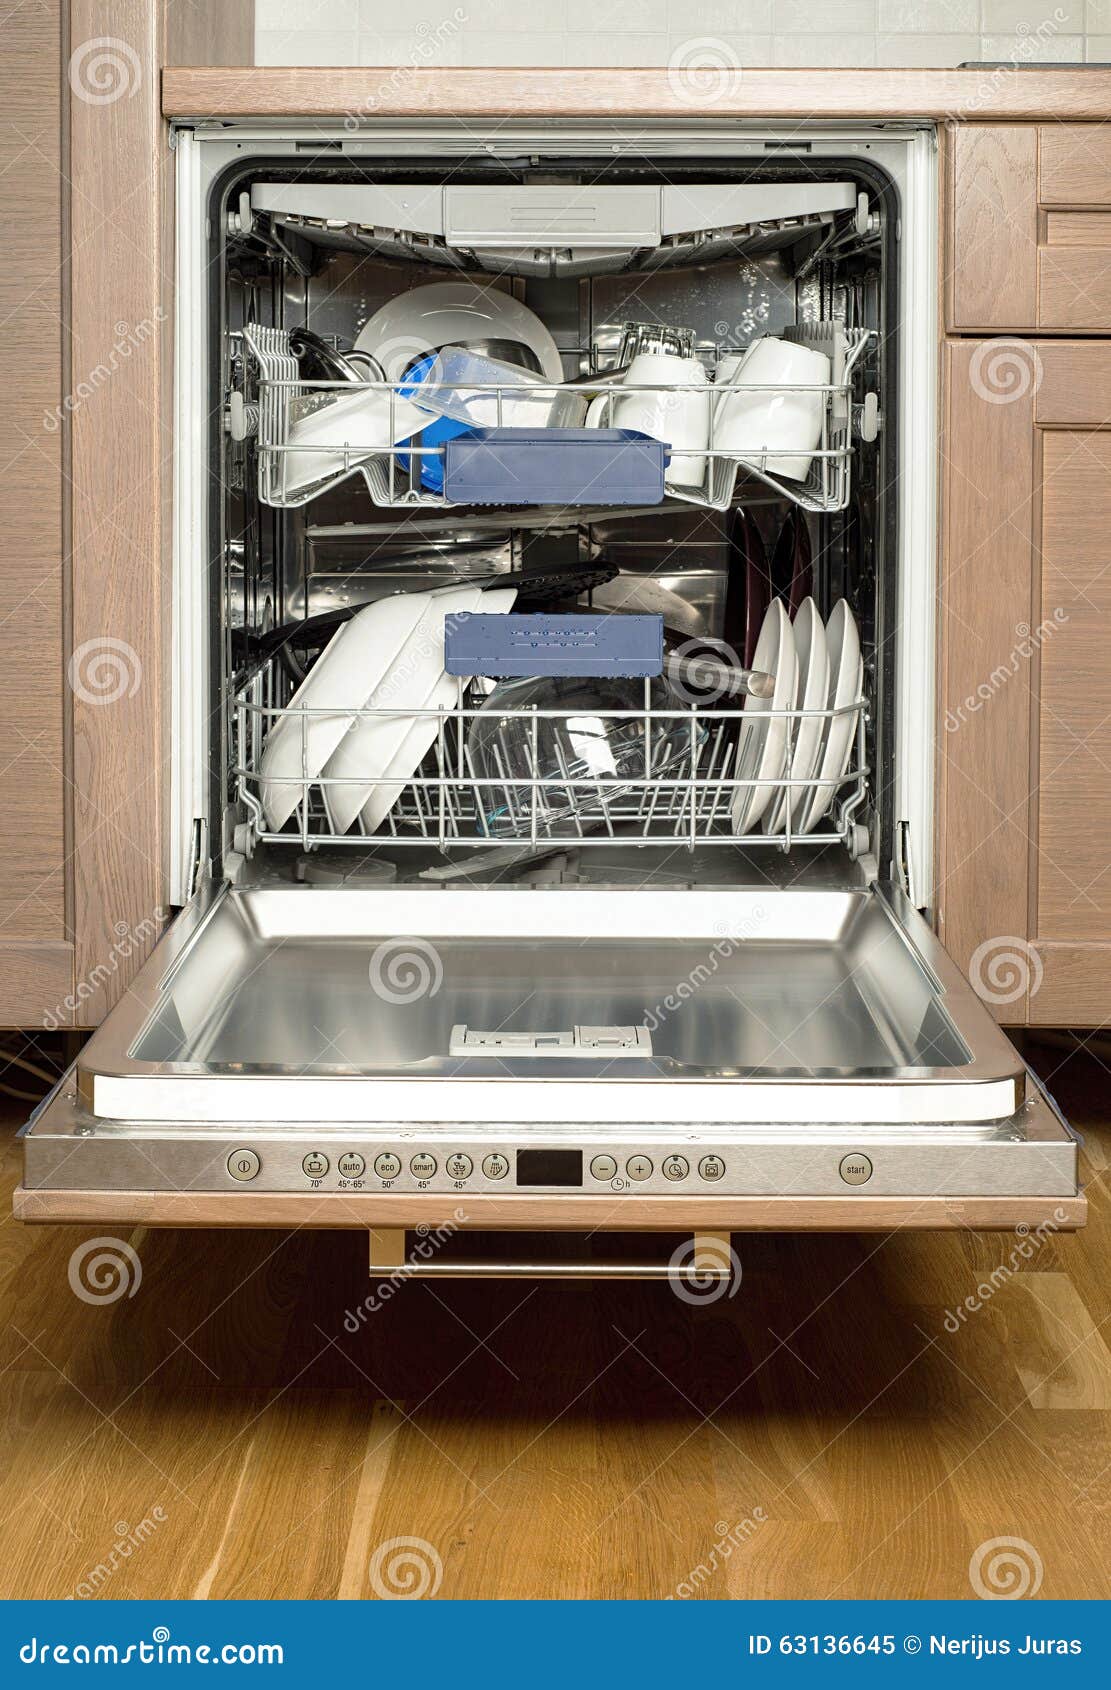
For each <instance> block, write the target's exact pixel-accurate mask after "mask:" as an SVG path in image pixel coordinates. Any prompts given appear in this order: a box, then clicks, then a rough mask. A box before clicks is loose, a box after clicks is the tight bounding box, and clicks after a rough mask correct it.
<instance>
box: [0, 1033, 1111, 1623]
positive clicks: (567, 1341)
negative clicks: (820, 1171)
mask: <svg viewBox="0 0 1111 1690" xmlns="http://www.w3.org/2000/svg"><path fill="white" fill-rule="evenodd" d="M1032 1054H1033V1055H1035V1058H1036V1060H1037V1061H1038V1064H1039V1066H1040V1067H1041V1068H1042V1070H1043V1072H1045V1073H1052V1074H1053V1079H1052V1082H1051V1084H1052V1089H1054V1090H1055V1092H1056V1093H1057V1095H1058V1096H1059V1098H1060V1100H1061V1101H1062V1103H1063V1104H1064V1105H1065V1106H1066V1107H1067V1109H1068V1110H1069V1111H1070V1113H1071V1115H1072V1118H1073V1119H1074V1121H1075V1122H1076V1124H1077V1125H1078V1126H1079V1127H1080V1128H1081V1130H1083V1131H1084V1132H1085V1133H1086V1135H1087V1138H1088V1145H1087V1152H1086V1160H1087V1174H1088V1179H1089V1182H1090V1183H1089V1191H1090V1194H1091V1197H1092V1205H1091V1223H1090V1225H1089V1227H1088V1229H1087V1231H1086V1232H1084V1233H1082V1234H1079V1235H1075V1236H1068V1237H1060V1238H1056V1239H1050V1240H1049V1241H1048V1242H1045V1243H1044V1244H1040V1245H1039V1244H1037V1243H1036V1241H1035V1240H1034V1239H1032V1238H1031V1239H1029V1240H1026V1241H1025V1244H1024V1241H1023V1240H1022V1239H1020V1238H1017V1237H1015V1236H1014V1235H1006V1234H1003V1235H1000V1234H994V1235H986V1234H985V1235H981V1236H971V1235H965V1236H954V1235H951V1234H927V1235H914V1234H906V1233H904V1234H898V1235H895V1236H891V1237H887V1238H880V1237H863V1236H838V1237H821V1238H819V1237H809V1238H808V1237H778V1238H775V1237H771V1238H767V1237H748V1238H739V1239H737V1240H736V1242H737V1245H738V1249H739V1253H740V1256H741V1260H742V1264H743V1278H742V1283H741V1286H740V1290H739V1292H738V1294H737V1295H736V1296H735V1297H733V1298H730V1299H727V1300H720V1301H717V1302H713V1303H709V1304H706V1305H704V1306H695V1307H692V1306H688V1305H687V1304H685V1303H683V1302H682V1301H680V1300H679V1299H678V1297H677V1296H676V1295H675V1294H674V1293H673V1292H672V1291H671V1290H670V1289H669V1288H668V1287H667V1286H666V1285H664V1286H660V1285H656V1286H652V1285H637V1284H628V1283H625V1284H611V1285H606V1286H603V1287H601V1288H598V1287H595V1286H589V1285H575V1284H553V1283H541V1284H539V1285H535V1284H534V1285H531V1286H530V1285H527V1284H525V1285H522V1284H519V1283H513V1282H509V1283H499V1284H481V1285H475V1284H473V1283H460V1282H453V1283H451V1284H443V1283H441V1284H438V1285H437V1286H436V1287H435V1288H434V1289H433V1288H431V1287H429V1286H427V1285H420V1284H409V1285H407V1286H404V1287H402V1288H400V1289H399V1290H398V1291H397V1294H396V1295H395V1296H393V1297H392V1298H389V1299H388V1300H387V1301H386V1302H385V1303H384V1304H383V1306H382V1307H381V1308H380V1309H379V1310H378V1311H377V1312H373V1313H369V1314H367V1315H366V1318H365V1319H363V1320H359V1319H358V1318H356V1317H355V1316H354V1315H352V1314H350V1313H349V1311H354V1310H356V1309H357V1308H358V1307H359V1305H360V1304H362V1303H364V1301H365V1299H366V1297H367V1294H368V1290H369V1284H368V1279H367V1272H366V1253H365V1242H364V1240H363V1239H361V1238H360V1237H358V1236H355V1235H348V1234H336V1235H325V1234H311V1233H295V1234H289V1235H285V1234H278V1233H265V1234H247V1233H239V1234H236V1233H192V1234H190V1233H153V1232H152V1233H147V1232H143V1231H140V1232H137V1233H135V1234H133V1235H132V1236H131V1237H130V1239H129V1240H127V1242H128V1243H129V1244H130V1246H131V1248H132V1249H133V1250H134V1252H135V1253H136V1256H137V1259H138V1261H139V1263H140V1264H141V1283H140V1284H139V1286H138V1289H137V1290H136V1291H135V1294H134V1295H133V1296H131V1297H129V1298H128V1297H125V1298H122V1299H120V1300H117V1301H114V1302H111V1303H106V1304H103V1305H98V1306H94V1305H90V1304H89V1303H88V1302H86V1301H83V1300H81V1299H80V1298H79V1297H78V1296H76V1295H75V1294H74V1292H73V1291H72V1290H71V1289H70V1285H69V1282H68V1273H69V1269H70V1263H71V1256H72V1255H73V1253H74V1251H75V1249H76V1248H77V1247H78V1246H80V1245H82V1244H83V1243H85V1242H86V1241H87V1240H88V1239H90V1238H91V1237H93V1236H95V1234H94V1233H93V1232H92V1231H90V1229H84V1230H76V1229H74V1230H64V1229H52V1228H37V1229H33V1228H22V1227H19V1226H17V1225H15V1224H14V1223H12V1222H11V1221H8V1222H7V1223H6V1224H4V1225H0V1323H2V1334H0V1393H2V1408H0V1412H2V1427H3V1443H2V1451H3V1453H2V1456H0V1485H2V1487H3V1497H2V1502H0V1520H2V1525H0V1548H2V1554H0V1568H2V1574H0V1595H3V1596H23V1597H29V1596H66V1595H70V1594H72V1593H75V1592H76V1593H77V1594H79V1595H85V1594H89V1593H90V1592H97V1593H99V1594H101V1595H103V1596H111V1597H155V1596H157V1597H191V1596H192V1597H207V1596H211V1597H282V1596H306V1597H325V1598H327V1597H367V1596H374V1595H376V1594H381V1593H382V1592H383V1591H385V1592H387V1593H389V1592H390V1591H391V1590H392V1589H395V1588H396V1587H398V1586H399V1585H400V1586H403V1587H404V1586H406V1585H407V1587H408V1588H409V1589H411V1590H422V1589H427V1590H428V1593H429V1594H433V1593H436V1594H438V1595H439V1596H440V1597H559V1596H565V1597H587V1596H590V1597H661V1596H666V1595H669V1594H673V1593H678V1594H680V1595H686V1594H690V1593H693V1594H696V1595H698V1596H700V1597H704V1598H711V1599H713V1598H725V1597H742V1596H770V1597H777V1596H796V1597H829V1596H857V1597H884V1596H916V1597H947V1596H955V1597H969V1596H972V1595H974V1594H975V1580H976V1579H979V1580H980V1581H981V1582H985V1583H989V1584H990V1582H991V1581H992V1580H993V1579H994V1580H998V1579H1001V1578H1005V1577H1006V1576H1008V1573H1007V1567H1006V1564H999V1565H996V1564H995V1562H994V1561H993V1553H994V1552H993V1551H991V1550H990V1549H985V1548H984V1547H983V1546H985V1545H987V1544H989V1543H990V1541H991V1540H993V1539H996V1538H1017V1539H1020V1540H1022V1545H1021V1546H1020V1547H1019V1548H1018V1549H1016V1550H1014V1551H1012V1552H1010V1554H1011V1555H1012V1557H1013V1559H1014V1563H1015V1564H1014V1566H1013V1567H1012V1569H1011V1570H1012V1572H1014V1574H1015V1576H1017V1577H1019V1578H1020V1579H1023V1580H1025V1581H1027V1582H1028V1583H1030V1584H1031V1585H1033V1586H1037V1584H1038V1580H1039V1579H1040V1594H1041V1595H1042V1596H1044V1597H1098V1596H1106V1594H1107V1592H1108V1574H1107V1571H1106V1569H1107V1567H1108V1565H1111V1354H1109V1351H1108V1332H1109V1327H1108V1324H1107V1322H1108V1319H1109V1311H1111V1302H1109V1277H1111V1276H1109V1271H1108V1270H1109V1265H1111V1248H1109V1247H1111V1205H1109V1202H1108V1191H1107V1180H1106V1173H1107V1168H1108V1154H1109V1151H1111V1085H1109V1076H1108V1070H1107V1069H1106V1068H1105V1067H1103V1066H1102V1065H1101V1064H1100V1063H1099V1062H1097V1061H1095V1060H1094V1059H1091V1058H1088V1057H1084V1056H1081V1057H1071V1058H1069V1059H1067V1060H1066V1059H1065V1057H1064V1055H1063V1053H1062V1051H1061V1050H1059V1049H1046V1050H1042V1051H1040V1052H1032ZM4 1143H5V1157H4V1177H5V1181H6V1185H5V1194H4V1198H3V1202H4V1208H5V1212H6V1211H7V1208H8V1205H9V1202H10V1188H11V1186H12V1185H14V1183H15V1181H16V1177H17V1170H18V1166H19V1155H18V1149H17V1147H16V1144H15V1142H14V1138H12V1137H11V1136H10V1134H6V1135H5V1140H4ZM1020 1247H1024V1248H1025V1249H1026V1250H1028V1251H1029V1259H1027V1260H1023V1259H1022V1258H1021V1256H1018V1257H1016V1258H1015V1265H1016V1266H1017V1268H1018V1270H1019V1271H1016V1272H1011V1271H1009V1268H1008V1267H1007V1264H1008V1262H1009V1261H1010V1258H1011V1257H1012V1253H1013V1252H1015V1251H1016V1249H1017V1248H1020ZM86 1266H87V1268H88V1269H89V1271H91V1261H90V1262H87V1264H86ZM1001 1268H1002V1269H1003V1270H1004V1271H1002V1272H998V1271H996V1270H999V1269H1001ZM993 1272H994V1273H995V1280H994V1284H991V1285H989V1286H988V1291H989V1295H988V1296H987V1297H986V1299H984V1302H985V1306H984V1307H983V1309H982V1310H981V1311H980V1312H978V1313H974V1314H970V1315H969V1317H968V1319H967V1321H966V1322H964V1323H963V1324H959V1323H956V1322H954V1321H950V1325H951V1326H952V1325H954V1324H958V1330H957V1331H956V1332H953V1331H951V1330H947V1327H946V1311H947V1310H952V1309H956V1308H957V1307H958V1305H960V1304H961V1303H962V1302H963V1300H964V1299H965V1298H966V1297H968V1296H970V1295H971V1294H974V1293H975V1292H976V1288H977V1286H978V1285H980V1284H983V1283H986V1282H987V1280H988V1276H989V1275H992V1274H993ZM352 1327H354V1328H355V1330H353V1331H352V1330H351V1328H352ZM395 1539H410V1540H416V1542H415V1543H414V1544H412V1545H410V1546H406V1545H405V1544H401V1545H397V1544H394V1542H393V1540H395ZM121 1545H122V1547H120V1546H121ZM970 1563H971V1564H972V1566H973V1569H974V1570H973V1574H972V1575H971V1576H970Z"/></svg>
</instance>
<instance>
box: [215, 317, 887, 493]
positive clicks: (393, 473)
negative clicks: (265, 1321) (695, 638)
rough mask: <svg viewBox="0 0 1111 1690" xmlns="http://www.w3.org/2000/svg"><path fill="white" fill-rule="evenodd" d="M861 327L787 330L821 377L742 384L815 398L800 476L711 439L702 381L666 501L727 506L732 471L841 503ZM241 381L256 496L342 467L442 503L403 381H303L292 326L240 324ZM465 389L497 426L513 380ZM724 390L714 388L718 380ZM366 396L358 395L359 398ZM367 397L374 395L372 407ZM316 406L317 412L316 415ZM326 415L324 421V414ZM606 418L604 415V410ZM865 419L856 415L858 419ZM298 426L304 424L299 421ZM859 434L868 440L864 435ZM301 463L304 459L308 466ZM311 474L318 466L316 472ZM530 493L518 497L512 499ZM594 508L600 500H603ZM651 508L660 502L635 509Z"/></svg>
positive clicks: (326, 476)
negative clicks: (422, 479) (822, 369)
mask: <svg viewBox="0 0 1111 1690" xmlns="http://www.w3.org/2000/svg"><path fill="white" fill-rule="evenodd" d="M872 335H873V331H872V330H868V329H845V328H843V327H842V326H841V325H840V324H839V323H811V324H803V325H799V326H797V327H795V328H790V329H787V330H786V331H785V334H784V338H788V339H791V340H794V341H797V342H798V343H799V344H801V345H805V346H808V347H810V348H811V349H813V350H815V351H818V352H822V353H824V354H825V355H826V356H827V357H828V358H829V360H830V380H829V382H828V383H775V384H770V385H769V386H767V387H763V386H758V385H754V386H753V387H752V388H750V389H748V391H749V392H752V393H758V392H775V393H786V392H797V393H804V394H810V395H812V396H815V397H816V398H817V400H818V403H819V406H820V418H821V426H820V435H819V439H818V442H817V445H816V446H815V447H814V448H813V450H812V451H809V450H808V451H807V452H806V453H805V454H795V455H805V456H807V457H809V458H810V459H811V462H810V469H809V473H808V475H807V476H806V479H805V480H793V479H790V478H786V477H784V476H782V475H778V474H775V473H773V471H772V470H771V469H769V468H768V460H769V459H779V458H782V457H783V456H784V455H791V454H790V453H787V454H785V453H784V449H783V448H782V447H781V446H780V447H778V448H774V447H771V446H769V449H768V451H767V452H765V453H764V454H763V455H762V456H761V455H758V454H754V455H753V456H751V457H746V458H744V459H740V458H738V457H737V456H736V455H735V453H733V452H729V451H727V450H725V449H724V447H723V446H721V445H720V444H719V443H718V441H717V438H716V435H717V432H718V425H717V419H716V416H715V413H716V410H717V406H716V405H715V404H714V403H713V400H714V398H715V397H716V395H715V393H714V389H713V387H712V386H711V388H710V395H711V404H710V435H709V444H708V446H707V447H706V448H705V449H703V448H702V447H701V446H699V447H698V449H697V454H696V455H697V456H698V457H699V458H703V457H704V458H705V460H706V466H707V467H706V476H705V482H704V485H703V486H702V487H699V488H694V487H690V488H687V487H683V486H679V485H674V484H671V483H669V484H668V486H667V488H666V491H665V497H664V501H663V503H664V505H665V506H666V505H672V506H675V505H693V506H697V507H701V508H703V509H711V510H727V509H728V508H729V507H730V505H731V504H732V502H733V497H734V492H735V489H736V483H737V478H738V475H739V474H740V473H742V472H743V473H744V474H746V475H749V476H752V477H754V478H755V479H756V480H758V481H760V482H761V483H763V484H764V485H765V486H767V487H769V488H771V489H772V490H773V492H774V493H776V494H777V496H779V497H780V498H782V499H785V500H788V501H789V502H791V503H792V504H795V505H798V506H800V507H801V508H802V509H803V510H807V511H813V512H828V511H839V510H843V509H844V508H845V506H846V505H847V504H848V500H849V490H850V466H851V458H852V450H853V409H854V407H853V401H852V379H853V371H854V369H855V368H856V366H857V365H858V363H859V361H860V359H861V357H862V355H863V353H864V350H865V348H866V346H867V344H868V342H869V340H870V339H871V338H872ZM241 337H242V342H243V346H244V348H245V350H246V353H247V359H246V360H245V373H246V383H247V385H246V389H245V391H244V392H242V393H240V394H237V395H235V396H234V403H233V405H232V408H231V413H230V423H229V427H230V431H231V433H232V435H233V437H234V438H237V439H241V440H242V439H246V438H250V437H251V436H252V435H253V436H255V437H256V453H257V474H258V493H259V498H260V499H261V501H262V502H263V503H264V504H267V505H271V506H275V507H277V508H280V509H281V508H288V507H293V506H299V505H304V504H307V503H308V501H309V500H310V499H313V498H316V497H318V496H319V495H320V494H323V493H327V492H329V491H330V490H331V489H332V488H333V487H336V486H338V485H339V484H340V483H341V482H343V481H346V480H347V479H348V477H350V476H352V475H361V476H362V477H363V479H364V480H365V482H366V485H367V488H368V490H369V492H370V496H371V498H372V500H373V501H374V503H375V504H376V505H379V506H382V507H384V508H386V509H392V510H408V509H412V508H423V509H444V508H452V507H451V505H450V502H449V501H448V500H447V498H446V497H445V496H444V494H443V493H436V492H430V491H429V490H428V489H427V488H424V487H421V486H420V485H419V473H420V472H419V467H417V466H419V464H420V463H421V462H422V461H423V460H424V459H425V458H427V457H429V456H435V457H438V458H441V459H442V458H443V457H444V454H445V451H446V448H445V447H444V446H443V445H432V446H427V445H421V446H417V447H413V448H410V447H409V445H408V444H407V442H408V441H409V439H410V438H411V437H412V436H413V434H415V433H416V432H418V431H419V430H420V429H421V428H423V427H427V426H428V425H429V423H431V422H432V421H433V420H434V419H433V417H432V415H431V414H430V412H429V411H428V410H427V409H423V410H422V409H421V408H420V407H419V406H417V405H416V404H415V403H414V400H413V397H412V395H413V394H414V393H415V392H416V391H418V389H416V388H415V387H414V385H413V383H412V380H411V379H409V380H406V381H402V382H393V383H391V382H386V381H375V380H366V381H306V380H304V379H302V377H301V374H300V365H299V363H298V360H297V358H296V357H295V356H294V354H293V352H292V351H291V350H290V334H289V332H288V331H286V330H284V329H274V328H265V327H262V326H260V325H258V324H248V325H247V326H246V327H245V328H244V329H243V330H242V331H241ZM465 391H466V393H467V394H468V395H471V396H473V395H474V394H475V393H478V394H483V395H489V396H490V398H491V399H492V400H493V402H494V406H495V407H496V411H495V415H496V420H497V422H498V424H499V425H500V423H501V420H502V416H503V405H504V404H505V403H506V402H507V398H508V396H509V395H511V394H515V395H516V396H517V397H518V398H519V397H520V393H521V390H520V389H519V388H514V387H509V386H505V385H499V384H497V383H493V382H491V383H481V382H468V383H467V386H466V390H465ZM621 391H622V392H623V393H629V392H631V391H637V392H641V391H643V392H646V393H664V394H668V395H674V396H675V397H676V399H677V400H678V399H679V397H680V395H681V394H682V393H683V392H685V391H686V392H689V390H683V389H677V388H666V387H648V386H645V387H643V388H641V387H638V388H636V389H635V390H634V389H630V388H627V387H622V389H621ZM722 391H723V392H724V389H722ZM528 393H529V396H530V399H535V398H537V397H543V396H545V395H550V396H551V399H552V408H553V412H558V410H559V409H560V407H562V406H564V405H566V406H573V405H575V404H576V403H579V404H581V402H582V400H583V398H584V395H585V396H590V395H591V394H597V395H606V396H609V398H610V402H611V403H612V402H613V401H614V400H615V399H616V396H617V389H616V388H615V386H614V384H613V378H612V375H611V376H610V377H609V378H607V375H606V374H605V373H602V374H600V375H599V376H598V378H597V386H596V387H592V385H591V383H590V382H583V381H577V382H565V383H560V384H545V385H533V386H530V387H529V389H528ZM364 395H365V396H366V397H365V399H364V398H363V397H362V396H364ZM374 396H377V398H378V400H379V403H378V404H377V405H374V403H373V401H374ZM314 416H315V417H316V418H318V419H322V420H318V421H316V422H314V421H313V420H312V419H313V418H314ZM323 419H326V420H323ZM601 420H602V422H603V423H604V424H608V421H609V419H608V418H607V417H603V418H602V419H601ZM874 422H875V419H874V417H873V418H867V417H862V429H865V430H866V429H869V428H870V427H872V426H874ZM306 424H308V425H309V426H306ZM865 437H866V438H871V437H872V436H871V435H870V434H866V436H865ZM309 466H311V468H310V467H309ZM317 472H319V473H317ZM530 503H532V501H530V500H528V499H527V498H522V499H521V500H520V502H519V508H527V507H528V506H529V505H530ZM602 508H605V507H604V505H603V507H602ZM642 508H644V509H647V510H658V509H659V508H660V506H659V505H658V504H657V505H652V506H646V507H642Z"/></svg>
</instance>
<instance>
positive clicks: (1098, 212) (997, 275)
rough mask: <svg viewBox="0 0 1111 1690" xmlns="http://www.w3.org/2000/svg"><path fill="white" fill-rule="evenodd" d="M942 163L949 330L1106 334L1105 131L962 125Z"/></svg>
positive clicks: (1109, 161)
mask: <svg viewBox="0 0 1111 1690" xmlns="http://www.w3.org/2000/svg"><path fill="white" fill-rule="evenodd" d="M948 160H949V178H948V202H949V206H950V211H949V217H948V232H947V241H946V251H945V272H946V287H945V306H946V322H947V325H948V327H949V329H950V330H952V331H953V332H955V333H969V332H986V331H988V330H1003V329H1012V330H1025V331H1027V332H1029V331H1031V330H1039V331H1041V332H1049V333H1055V332H1061V333H1078V332H1089V333H1097V334H1102V333H1109V332H1111V135H1109V134H1108V132H1107V130H1106V128H1105V127H1104V126H1103V125H1100V124H1094V123H1092V124H1089V123H1067V124H1014V125H1012V124H967V125H962V126H960V127H958V128H957V129H956V130H955V131H954V132H953V133H952V134H951V136H950V138H949V142H948Z"/></svg>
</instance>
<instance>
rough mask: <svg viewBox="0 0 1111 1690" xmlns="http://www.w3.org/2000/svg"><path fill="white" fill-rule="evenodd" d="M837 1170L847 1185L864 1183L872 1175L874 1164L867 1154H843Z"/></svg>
mask: <svg viewBox="0 0 1111 1690" xmlns="http://www.w3.org/2000/svg"><path fill="white" fill-rule="evenodd" d="M837 1171H838V1173H839V1174H840V1175H841V1178H842V1179H843V1180H844V1182H845V1184H846V1185H864V1184H866V1182H867V1181H868V1180H870V1179H871V1177H872V1164H871V1162H869V1160H868V1158H867V1156H860V1155H853V1156H842V1158H841V1166H840V1167H839V1169H838V1170H837Z"/></svg>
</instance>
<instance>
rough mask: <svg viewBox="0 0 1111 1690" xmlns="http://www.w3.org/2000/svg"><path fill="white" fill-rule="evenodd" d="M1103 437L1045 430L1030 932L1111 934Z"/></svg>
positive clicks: (1109, 602)
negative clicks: (1033, 928)
mask: <svg viewBox="0 0 1111 1690" xmlns="http://www.w3.org/2000/svg"><path fill="white" fill-rule="evenodd" d="M1109 535H1111V433H1092V432H1079V431H1074V430H1072V429H1067V430H1066V429H1061V430H1051V431H1049V432H1047V433H1046V435H1045V439H1044V441H1043V449H1042V522H1041V546H1040V553H1041V616H1040V619H1039V626H1040V627H1041V628H1042V629H1044V630H1045V633H1044V636H1043V638H1042V642H1041V648H1040V654H1041V684H1040V688H1039V700H1038V737H1039V745H1040V750H1039V768H1038V794H1037V811H1038V877H1037V908H1038V925H1037V932H1038V935H1039V937H1043V938H1047V939H1077V940H1091V939H1097V938H1101V939H1102V938H1107V939H1111V554H1109V551H1108V536H1109Z"/></svg>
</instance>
